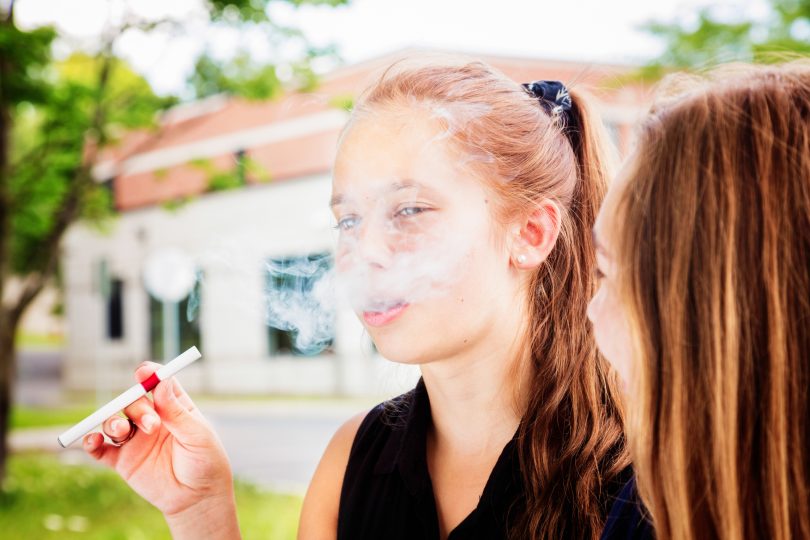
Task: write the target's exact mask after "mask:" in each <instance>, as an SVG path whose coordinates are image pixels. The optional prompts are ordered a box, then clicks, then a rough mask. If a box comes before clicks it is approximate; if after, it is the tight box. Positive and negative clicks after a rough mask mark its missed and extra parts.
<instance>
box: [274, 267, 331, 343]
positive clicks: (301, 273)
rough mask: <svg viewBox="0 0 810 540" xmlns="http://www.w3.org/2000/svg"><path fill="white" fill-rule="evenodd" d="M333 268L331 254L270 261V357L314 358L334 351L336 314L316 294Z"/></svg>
mask: <svg viewBox="0 0 810 540" xmlns="http://www.w3.org/2000/svg"><path fill="white" fill-rule="evenodd" d="M331 269H332V257H331V255H329V254H323V253H321V254H315V255H307V256H303V257H288V258H282V259H270V260H268V261H267V265H266V273H265V279H266V281H265V302H266V320H265V322H266V323H267V327H268V332H267V337H268V349H269V353H270V356H278V355H293V356H314V355H316V354H320V353H324V352H326V353H330V352H333V351H334V349H333V345H334V326H335V324H334V322H335V314H334V311H333V309H332V306H324V305H322V304H321V303H320V302H319V299H318V298H317V297H316V295H315V294H314V287H315V285H316V284H317V283H318V281H319V280H320V279H321V278H323V277H324V276H325V275H326V274H327V273H328V272H330V271H331Z"/></svg>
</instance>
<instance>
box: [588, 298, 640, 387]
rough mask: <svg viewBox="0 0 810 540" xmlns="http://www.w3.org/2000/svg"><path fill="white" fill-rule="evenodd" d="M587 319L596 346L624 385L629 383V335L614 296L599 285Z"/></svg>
mask: <svg viewBox="0 0 810 540" xmlns="http://www.w3.org/2000/svg"><path fill="white" fill-rule="evenodd" d="M588 318H589V319H590V320H591V322H592V323H593V328H594V337H595V339H596V345H597V346H598V347H599V350H600V351H601V352H602V355H603V356H604V357H605V358H606V359H607V361H608V362H610V364H611V365H612V366H613V368H614V369H615V370H616V371H617V372H618V374H619V376H620V377H621V379H622V381H624V383H625V384H627V383H629V381H630V368H631V350H630V348H631V347H630V334H629V331H628V329H627V325H626V323H625V318H624V315H623V314H622V312H621V309H620V308H619V304H618V302H617V301H616V298H615V295H614V294H613V292H612V291H611V290H610V289H609V287H608V286H606V285H604V284H603V285H601V286H600V287H599V290H598V291H597V293H596V295H595V296H594V297H593V299H592V300H591V303H590V304H589V305H588Z"/></svg>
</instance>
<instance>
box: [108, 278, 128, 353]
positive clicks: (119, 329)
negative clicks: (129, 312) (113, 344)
mask: <svg viewBox="0 0 810 540" xmlns="http://www.w3.org/2000/svg"><path fill="white" fill-rule="evenodd" d="M105 292H106V293H107V299H106V300H107V302H106V303H107V339H109V340H111V341H117V340H120V339H123V338H124V282H123V280H121V279H118V278H112V279H110V281H109V283H108V290H107V291H105Z"/></svg>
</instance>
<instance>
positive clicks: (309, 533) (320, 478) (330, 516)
mask: <svg viewBox="0 0 810 540" xmlns="http://www.w3.org/2000/svg"><path fill="white" fill-rule="evenodd" d="M366 414H367V413H365V412H364V413H362V414H358V415H357V416H355V417H353V418H351V419H350V420H348V421H347V422H346V423H345V424H343V425H342V426H340V428H338V430H337V432H336V433H335V435H334V436H333V437H332V440H331V441H329V445H328V446H327V447H326V450H325V451H324V453H323V457H321V461H320V463H318V468H317V469H316V470H315V474H314V476H313V477H312V482H310V484H309V489H308V490H307V494H306V496H305V497H304V505H303V507H302V508H301V521H300V522H299V525H298V540H316V539H317V540H327V539H329V540H334V539H336V538H337V525H338V510H339V508H340V491H341V488H342V487H343V475H344V474H345V472H346V465H347V464H348V463H349V453H350V452H351V449H352V443H353V442H354V437H355V435H356V434H357V430H358V428H359V427H360V424H361V423H362V422H363V419H364V418H365V417H366Z"/></svg>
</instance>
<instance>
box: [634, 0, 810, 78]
mask: <svg viewBox="0 0 810 540" xmlns="http://www.w3.org/2000/svg"><path fill="white" fill-rule="evenodd" d="M770 5H771V8H772V9H771V14H770V16H768V17H766V18H765V19H762V20H745V19H743V18H741V17H737V18H729V17H725V18H723V17H721V16H720V15H718V14H717V13H716V11H715V10H713V9H712V8H705V9H703V10H701V11H700V13H699V14H698V17H697V21H694V22H687V21H683V20H681V21H675V22H667V23H662V22H653V23H648V24H647V25H646V26H645V27H644V28H645V29H646V30H647V31H648V32H650V33H652V34H653V35H655V36H658V37H660V38H661V39H662V40H663V41H664V43H665V45H666V50H665V52H664V53H663V54H662V55H661V56H660V57H659V58H657V59H655V60H654V61H653V62H651V63H650V64H648V65H647V66H645V68H644V74H645V75H646V76H648V77H651V78H655V77H659V76H660V75H662V74H663V73H664V72H666V71H667V70H668V69H672V68H704V67H709V66H712V65H715V64H718V63H720V62H729V61H740V62H760V63H762V62H774V61H777V62H778V61H783V60H785V59H786V58H788V59H789V58H792V57H795V56H797V55H799V56H801V55H808V54H810V0H771V1H770Z"/></svg>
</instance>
